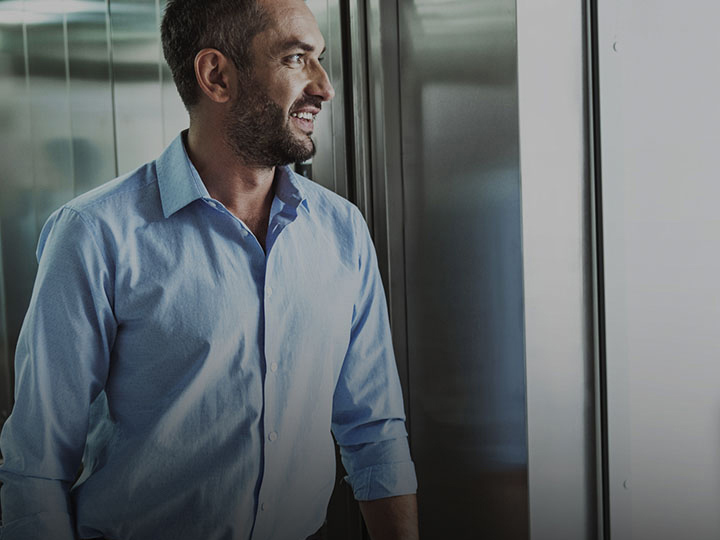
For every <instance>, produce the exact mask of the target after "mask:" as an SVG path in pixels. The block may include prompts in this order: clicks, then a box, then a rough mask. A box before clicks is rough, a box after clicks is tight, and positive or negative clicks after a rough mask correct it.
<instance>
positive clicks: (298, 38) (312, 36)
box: [261, 0, 325, 52]
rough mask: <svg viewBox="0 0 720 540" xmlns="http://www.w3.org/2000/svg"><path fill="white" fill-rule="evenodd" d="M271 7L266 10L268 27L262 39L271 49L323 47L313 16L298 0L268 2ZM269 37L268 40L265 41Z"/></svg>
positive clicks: (309, 49) (314, 48) (310, 49)
mask: <svg viewBox="0 0 720 540" xmlns="http://www.w3.org/2000/svg"><path fill="white" fill-rule="evenodd" d="M268 3H269V4H270V5H271V6H272V8H271V9H270V10H268V11H267V15H268V23H269V24H268V27H267V28H266V30H265V31H264V32H261V34H265V36H264V37H265V38H266V39H263V40H262V41H266V43H265V45H266V46H269V47H270V48H271V49H273V51H277V52H280V51H285V50H290V49H295V48H300V49H304V50H308V51H314V50H317V49H324V47H325V40H324V38H323V36H322V33H321V32H320V29H319V28H318V24H317V21H316V20H315V16H314V15H313V14H312V12H311V11H310V9H309V8H308V7H307V5H305V2H304V1H302V0H300V1H299V2H298V1H293V0H289V1H288V0H279V1H277V2H268ZM268 39H269V41H267V40H268Z"/></svg>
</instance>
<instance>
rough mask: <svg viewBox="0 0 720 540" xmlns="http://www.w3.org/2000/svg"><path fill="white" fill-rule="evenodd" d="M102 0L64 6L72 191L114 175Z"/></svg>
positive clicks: (104, 4)
mask: <svg viewBox="0 0 720 540" xmlns="http://www.w3.org/2000/svg"><path fill="white" fill-rule="evenodd" d="M109 36H110V32H109V12H108V5H107V2H106V0H86V1H85V2H84V3H83V4H82V11H80V10H77V11H68V13H67V40H68V73H69V76H70V123H71V124H70V125H71V131H72V158H73V159H72V162H73V166H74V170H73V172H74V192H75V194H76V195H79V194H81V193H84V192H86V191H88V190H89V189H91V188H93V187H96V186H98V185H100V184H103V183H104V182H107V181H108V180H110V179H111V178H113V177H114V176H116V174H117V163H116V161H115V128H114V122H113V102H112V97H113V93H112V73H111V69H110V40H109Z"/></svg>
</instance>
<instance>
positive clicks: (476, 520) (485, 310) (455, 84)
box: [399, 0, 528, 539]
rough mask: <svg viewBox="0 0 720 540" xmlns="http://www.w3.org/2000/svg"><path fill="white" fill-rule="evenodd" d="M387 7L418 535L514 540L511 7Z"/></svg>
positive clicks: (520, 484)
mask: <svg viewBox="0 0 720 540" xmlns="http://www.w3.org/2000/svg"><path fill="white" fill-rule="evenodd" d="M399 5H400V11H399V15H400V21H399V22H400V25H399V28H400V60H401V61H400V89H401V106H402V141H403V147H402V149H403V178H404V185H405V189H404V207H405V208H404V210H405V220H404V223H405V254H406V261H405V264H406V288H407V339H408V361H409V381H410V422H411V429H412V449H413V456H414V458H415V462H416V464H417V470H418V476H419V478H420V486H421V488H420V492H419V505H420V520H421V534H423V535H424V536H425V537H427V538H477V537H488V538H512V539H522V538H527V536H528V495H527V444H526V414H525V409H526V406H525V365H524V347H523V341H524V335H523V297H522V257H521V256H522V253H521V208H520V181H519V180H520V179H519V155H518V104H517V80H516V67H517V66H516V46H515V39H516V29H515V2H514V1H513V0H504V1H500V2H498V1H489V0H488V1H482V2H475V1H470V0H466V1H456V2H436V1H430V0H417V1H411V0H402V1H400V4H399Z"/></svg>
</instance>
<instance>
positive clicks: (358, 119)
mask: <svg viewBox="0 0 720 540" xmlns="http://www.w3.org/2000/svg"><path fill="white" fill-rule="evenodd" d="M347 6H348V11H347V20H348V21H347V22H348V40H347V42H348V48H349V53H350V54H349V57H348V58H349V62H350V66H349V70H348V74H347V75H348V76H349V77H348V78H349V80H350V88H351V100H349V101H348V102H347V103H346V110H348V111H351V112H349V113H348V121H351V122H352V128H351V129H352V134H351V136H352V140H353V145H352V146H353V151H352V153H351V157H352V161H351V162H350V163H351V169H350V177H351V179H352V184H353V185H352V190H351V193H350V198H351V200H352V201H353V202H354V203H355V204H356V205H357V206H358V208H360V211H361V212H362V213H363V215H364V216H365V219H366V220H367V222H368V226H369V227H370V231H371V232H373V220H372V211H373V209H372V195H371V179H370V154H369V135H368V95H367V92H368V88H367V57H366V47H367V42H366V37H365V28H366V20H365V19H366V17H365V0H349V2H348V3H347ZM347 106H349V108H347Z"/></svg>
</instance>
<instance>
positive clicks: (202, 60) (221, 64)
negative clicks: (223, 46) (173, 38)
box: [195, 49, 235, 103]
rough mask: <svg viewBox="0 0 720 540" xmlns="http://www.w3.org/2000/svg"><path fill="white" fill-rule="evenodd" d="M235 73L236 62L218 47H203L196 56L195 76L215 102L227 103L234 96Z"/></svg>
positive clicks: (203, 89) (205, 92)
mask: <svg viewBox="0 0 720 540" xmlns="http://www.w3.org/2000/svg"><path fill="white" fill-rule="evenodd" d="M234 73H235V66H234V64H233V63H232V62H231V61H230V60H229V59H228V58H227V57H226V56H225V55H224V54H223V53H221V52H220V51H218V50H217V49H203V50H201V51H200V52H199V53H197V55H196V56H195V78H196V79H197V82H198V85H199V86H200V89H201V90H202V91H203V93H204V94H205V95H206V96H207V97H209V98H210V99H211V100H212V101H214V102H215V103H226V102H227V101H229V100H230V98H231V97H232V91H233V88H232V86H233V82H232V81H234V80H235V77H234V76H233V74H234Z"/></svg>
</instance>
